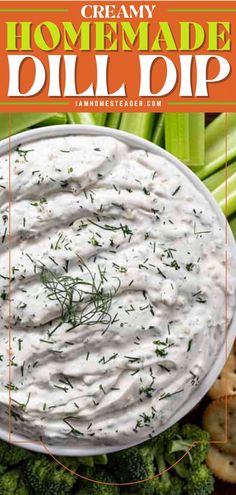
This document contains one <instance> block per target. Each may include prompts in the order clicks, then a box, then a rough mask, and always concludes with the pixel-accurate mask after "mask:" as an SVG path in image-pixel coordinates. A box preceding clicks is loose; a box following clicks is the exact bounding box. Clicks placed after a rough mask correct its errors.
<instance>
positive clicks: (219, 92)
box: [0, 0, 236, 112]
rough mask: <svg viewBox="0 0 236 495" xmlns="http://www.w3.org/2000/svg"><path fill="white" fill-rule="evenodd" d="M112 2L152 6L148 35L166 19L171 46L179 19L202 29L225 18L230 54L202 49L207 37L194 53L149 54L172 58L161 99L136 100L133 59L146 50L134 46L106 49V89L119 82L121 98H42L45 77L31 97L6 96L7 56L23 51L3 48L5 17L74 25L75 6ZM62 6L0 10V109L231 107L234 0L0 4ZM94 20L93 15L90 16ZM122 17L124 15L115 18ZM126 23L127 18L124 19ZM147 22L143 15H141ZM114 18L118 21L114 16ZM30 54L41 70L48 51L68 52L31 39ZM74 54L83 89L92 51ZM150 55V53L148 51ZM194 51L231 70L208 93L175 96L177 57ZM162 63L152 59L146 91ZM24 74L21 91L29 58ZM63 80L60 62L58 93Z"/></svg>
mask: <svg viewBox="0 0 236 495" xmlns="http://www.w3.org/2000/svg"><path fill="white" fill-rule="evenodd" d="M107 3H109V4H110V3H111V4H116V5H119V4H120V5H121V4H125V5H127V6H128V5H129V4H134V5H136V6H137V5H138V4H139V3H140V4H151V5H153V4H155V5H156V9H155V12H154V17H153V19H152V20H149V22H151V33H153V35H154V33H156V32H157V23H158V21H168V22H169V23H170V25H171V29H172V32H173V33H174V36H175V40H176V42H177V44H178V43H179V24H178V23H179V22H180V21H192V22H198V23H200V24H201V25H202V26H203V27H204V28H205V27H206V26H207V22H209V21H218V22H222V21H228V22H231V25H232V29H231V40H232V41H231V43H232V49H231V51H230V52H221V51H218V52H208V51H207V36H206V43H205V45H204V46H203V47H202V48H201V49H200V50H198V51H197V52H195V53H194V52H173V51H172V52H168V51H165V50H164V51H163V52H153V53H152V55H161V54H162V55H165V56H167V57H169V58H171V59H172V60H173V62H174V63H175V65H176V68H177V71H178V81H177V84H176V86H175V88H174V90H173V91H172V92H171V93H170V94H169V95H167V96H165V97H148V98H140V97H139V82H140V74H139V63H138V54H142V53H145V54H147V53H148V52H137V48H134V50H133V51H132V52H107V54H108V55H109V57H110V63H109V90H110V92H113V91H116V90H117V89H118V88H119V87H120V85H121V84H122V83H123V82H124V83H125V84H126V88H127V97H123V98H117V97H95V98H87V97H63V96H61V97H48V83H49V80H48V78H47V82H46V84H45V86H44V88H43V89H42V91H41V92H40V93H39V94H37V95H35V96H33V97H8V96H7V92H8V84H9V74H8V61H7V55H8V54H12V55H13V54H24V52H16V51H14V52H6V44H7V41H6V37H7V36H6V24H5V22H6V21H18V22H20V21H31V22H32V23H33V29H34V26H36V25H37V24H39V23H40V22H44V21H52V22H54V23H57V24H58V25H59V26H60V25H61V22H62V21H66V20H67V21H73V22H74V24H75V26H78V24H79V23H80V22H81V21H82V20H89V19H83V18H82V17H81V14H80V8H81V6H82V5H83V4H99V5H102V4H107ZM50 8H52V9H68V12H47V13H46V12H28V13H27V12H0V32H1V38H0V60H1V85H0V111H1V112H4V111H5V112H6V111H14V112H21V111H39V109H40V111H52V109H53V110H58V111H63V110H65V111H80V112H81V111H85V112H86V111H95V112H97V111H105V112H109V111H148V112H151V111H152V112H156V111H159V112H161V111H214V112H217V111H219V112H220V111H223V110H227V111H235V109H236V97H235V88H236V57H235V55H236V36H235V34H236V32H235V28H236V1H228V2H222V1H218V2H217V1H214V2H212V1H207V2H202V1H197V2H195V1H189V2H186V1H162V2H155V1H154V2H151V1H150V0H147V1H145V0H143V1H142V2H139V1H137V0H133V2H132V1H131V2H127V1H126V2H122V1H117V0H116V1H111V2H108V1H104V0H103V1H100V2H99V1H97V0H96V1H94V0H90V1H89V0H88V1H69V2H65V1H57V2H55V1H49V2H44V1H39V2H38V1H33V2H27V1H25V2H17V1H7V2H0V9H6V10H8V9H9V10H10V9H50ZM170 9H203V10H206V9H215V10H217V9H221V10H223V9H225V10H227V9H231V10H232V9H235V12H179V13H177V12H170ZM95 20H96V21H98V19H95ZM115 20H116V19H101V20H100V21H101V22H109V21H115ZM121 20H124V19H121ZM125 20H126V21H129V19H125ZM144 20H147V19H144ZM117 21H118V22H119V19H117ZM131 22H132V25H133V26H137V23H138V22H139V20H131ZM32 48H33V51H32V52H26V53H25V54H27V53H28V54H31V55H35V56H37V57H39V58H40V60H41V61H42V62H43V63H44V64H45V68H46V70H47V67H48V60H47V59H48V55H49V54H50V55H54V54H57V55H58V54H60V55H63V54H67V55H71V54H72V53H73V52H71V51H69V52H64V51H63V47H62V45H61V46H59V47H58V48H57V49H56V50H54V51H52V52H44V51H42V50H40V49H39V48H37V46H36V45H35V44H34V40H33V37H32ZM74 53H75V54H76V55H78V59H79V62H78V78H77V91H78V92H81V91H84V90H85V89H86V88H87V87H88V86H89V84H90V83H91V82H93V83H94V84H95V86H96V66H95V58H94V54H95V52H93V51H91V52H80V51H79V50H78V49H77V50H76V49H75V52H74ZM105 53H106V52H96V54H103V55H104V54H105ZM150 53H151V52H150ZM180 54H181V55H184V54H188V55H197V54H210V55H214V54H215V55H220V56H223V57H225V58H227V60H228V61H229V63H230V64H231V67H232V70H231V74H230V76H229V77H228V78H227V79H225V80H224V81H222V82H219V83H214V84H210V85H209V97H204V98H203V97H201V98H199V97H198V98H196V97H182V98H181V97H179V87H180V78H181V77H184V74H182V75H181V73H180V65H179V55H180ZM163 67H164V65H163V63H162V62H158V64H156V65H155V67H154V69H153V71H152V76H153V84H152V91H153V92H156V91H158V90H159V89H160V87H161V82H162V81H163V79H164V77H165V74H164V72H163ZM210 69H211V70H210V77H214V75H215V70H216V65H215V64H214V62H213V63H212V64H211V66H210ZM23 74H24V82H23V84H22V86H21V90H22V91H23V90H25V91H27V89H29V87H30V86H31V84H32V82H33V78H34V70H33V66H32V63H31V62H25V66H24V67H23ZM195 75H196V74H195V69H194V68H193V75H192V77H193V90H194V87H195V84H194V80H195ZM63 82H64V71H63V63H62V72H61V87H62V92H63ZM140 99H141V100H142V102H143V106H142V107H137V106H136V107H134V106H133V107H130V106H129V107H124V106H121V105H120V106H116V107H114V106H113V107H111V106H109V102H110V101H111V100H113V101H114V100H119V101H121V102H122V101H123V102H124V100H132V101H138V100H140ZM76 100H77V101H79V102H81V101H84V100H86V101H88V100H90V101H91V100H96V101H97V100H105V101H106V102H108V106H106V107H100V108H99V107H93V108H91V107H85V106H82V107H81V106H80V107H76ZM150 100H153V101H154V103H155V101H160V102H161V106H160V107H157V106H154V107H151V106H148V101H150Z"/></svg>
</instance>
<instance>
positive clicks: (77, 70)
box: [0, 0, 236, 112]
mask: <svg viewBox="0 0 236 495" xmlns="http://www.w3.org/2000/svg"><path fill="white" fill-rule="evenodd" d="M235 26H236V1H235V2H234V1H231V2H221V1H220V2H217V1H216V2H212V1H208V2H199V1H196V2H195V1H191V2H185V1H172V2H171V1H165V2H152V1H143V2H140V1H136V0H135V1H133V2H132V1H124V2H122V1H114V2H109V1H90V2H89V1H87V2H86V1H69V2H65V1H58V2H54V1H51V2H44V1H41V2H38V1H34V2H16V1H7V2H0V29H1V40H0V57H1V85H0V111H1V112H4V111H9V110H10V111H14V112H17V111H22V110H24V111H38V110H39V108H40V111H51V109H52V108H53V109H58V110H62V109H63V110H64V111H77V110H78V111H79V112H83V111H84V112H88V111H90V112H91V111H94V112H100V111H101V112H115V111H118V112H119V111H120V112H123V111H129V112H132V111H136V112H137V111H141V112H144V111H148V112H162V111H214V112H217V111H219V112H220V111H222V110H223V109H224V110H226V109H227V111H235V105H236V98H235V87H236V62H235V60H236V57H235V55H236V46H235V43H236V41H235V39H236V37H235Z"/></svg>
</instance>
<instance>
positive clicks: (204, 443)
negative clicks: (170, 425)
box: [166, 424, 210, 478]
mask: <svg viewBox="0 0 236 495" xmlns="http://www.w3.org/2000/svg"><path fill="white" fill-rule="evenodd" d="M209 440H210V437H209V434H208V432H206V431H204V430H202V429H201V428H199V427H198V426H196V425H192V424H186V425H183V426H182V427H181V428H180V432H179V435H177V438H176V439H173V440H171V441H170V442H169V444H168V447H167V454H166V460H167V461H168V463H169V464H170V465H173V464H175V463H176V462H178V460H179V459H181V457H182V456H183V455H184V453H185V452H187V455H186V456H185V457H184V458H183V459H182V460H181V461H180V462H179V463H178V464H176V466H175V467H174V469H175V471H176V473H177V474H178V475H179V476H181V477H182V478H187V477H188V474H189V469H191V468H192V469H197V468H198V467H199V466H200V465H201V464H202V463H203V462H204V461H205V458H206V455H207V451H208V447H209ZM194 442H199V443H196V444H194ZM193 445H194V446H193ZM189 450H190V451H189ZM188 451H189V452H188Z"/></svg>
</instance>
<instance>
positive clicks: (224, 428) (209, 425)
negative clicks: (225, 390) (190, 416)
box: [203, 395, 236, 455]
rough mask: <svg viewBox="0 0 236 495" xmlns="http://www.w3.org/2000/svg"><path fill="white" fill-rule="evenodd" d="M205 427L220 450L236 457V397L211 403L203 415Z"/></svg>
mask: <svg viewBox="0 0 236 495" xmlns="http://www.w3.org/2000/svg"><path fill="white" fill-rule="evenodd" d="M226 399H227V401H226ZM203 427H204V428H205V429H206V430H207V431H209V433H210V436H211V441H212V442H216V446H217V447H218V448H219V449H220V450H222V451H223V452H226V453H228V454H232V455H236V395H231V396H228V397H227V398H226V397H221V398H220V399H216V400H214V401H213V402H211V404H209V406H208V407H207V408H206V410H205V412H204V415H203ZM218 442H219V443H218Z"/></svg>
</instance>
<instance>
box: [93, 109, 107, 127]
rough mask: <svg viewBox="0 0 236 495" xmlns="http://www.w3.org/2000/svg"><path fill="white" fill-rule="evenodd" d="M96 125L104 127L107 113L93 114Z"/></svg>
mask: <svg viewBox="0 0 236 495" xmlns="http://www.w3.org/2000/svg"><path fill="white" fill-rule="evenodd" d="M93 116H94V118H95V121H96V124H97V125H106V120H107V113H105V112H98V113H94V114H93Z"/></svg>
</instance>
